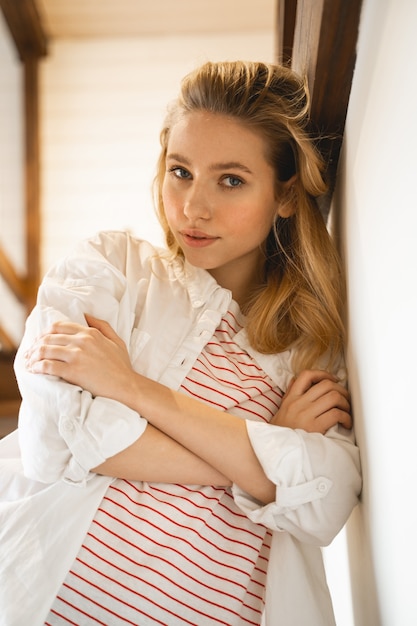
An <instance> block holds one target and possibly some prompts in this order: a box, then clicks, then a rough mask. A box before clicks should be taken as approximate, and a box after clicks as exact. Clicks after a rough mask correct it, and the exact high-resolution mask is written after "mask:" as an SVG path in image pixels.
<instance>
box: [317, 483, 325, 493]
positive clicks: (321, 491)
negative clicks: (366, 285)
mask: <svg viewBox="0 0 417 626" xmlns="http://www.w3.org/2000/svg"><path fill="white" fill-rule="evenodd" d="M317 490H318V491H320V493H326V491H327V485H326V483H319V484H318V485H317Z"/></svg>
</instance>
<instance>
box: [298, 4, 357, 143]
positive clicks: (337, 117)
mask: <svg viewBox="0 0 417 626" xmlns="http://www.w3.org/2000/svg"><path fill="white" fill-rule="evenodd" d="M361 4H362V0H349V2H346V0H298V7H297V18H296V26H295V33H294V46H293V57H292V67H293V69H294V70H295V71H297V72H299V73H302V74H306V75H307V78H308V81H309V87H310V92H311V96H312V103H311V116H312V118H313V120H314V121H315V123H316V124H317V125H318V126H319V127H320V128H321V129H323V130H324V131H326V130H327V129H330V130H331V132H340V133H341V132H343V128H344V123H345V118H346V111H347V105H348V100H349V94H350V87H351V83H352V77H353V70H354V67H355V61H356V41H357V37H358V29H359V18H360V10H361Z"/></svg>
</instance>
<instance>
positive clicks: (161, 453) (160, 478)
mask: <svg viewBox="0 0 417 626" xmlns="http://www.w3.org/2000/svg"><path fill="white" fill-rule="evenodd" d="M91 471H92V472H96V473H97V474H102V475H103V476H114V477H116V478H126V479H128V480H145V481H147V482H158V483H180V484H184V485H215V486H217V487H220V486H221V487H229V486H231V484H232V483H231V481H230V480H228V479H227V478H226V477H225V476H223V475H222V474H221V473H220V472H218V471H217V470H215V469H214V468H213V467H211V466H210V465H209V464H208V463H206V462H205V461H203V460H202V459H200V458H199V457H197V456H196V455H195V454H193V453H192V452H190V451H189V450H187V449H186V448H184V447H183V446H181V445H180V444H179V443H177V442H176V441H174V440H173V439H171V437H168V436H167V435H165V433H162V432H161V431H160V430H157V429H156V428H154V426H152V425H151V424H148V426H147V427H146V430H145V432H144V433H143V435H141V436H140V437H139V439H137V440H136V441H135V442H134V443H133V444H132V445H130V446H129V447H127V448H125V449H124V450H122V451H121V452H119V453H118V454H115V455H114V456H112V457H110V458H109V459H107V460H106V461H105V462H104V463H101V464H100V465H98V466H97V467H95V468H92V470H91Z"/></svg>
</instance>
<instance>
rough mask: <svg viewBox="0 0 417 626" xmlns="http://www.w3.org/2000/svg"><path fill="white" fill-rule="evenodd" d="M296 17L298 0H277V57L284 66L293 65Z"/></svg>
mask: <svg viewBox="0 0 417 626" xmlns="http://www.w3.org/2000/svg"><path fill="white" fill-rule="evenodd" d="M296 15H297V0H277V20H278V27H277V31H276V33H277V36H276V57H277V59H278V63H282V64H283V65H290V64H291V59H292V53H293V45H294V31H295V20H296Z"/></svg>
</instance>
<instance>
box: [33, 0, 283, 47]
mask: <svg viewBox="0 0 417 626" xmlns="http://www.w3.org/2000/svg"><path fill="white" fill-rule="evenodd" d="M276 4H277V0H36V5H37V7H38V10H39V13H40V16H41V20H42V23H43V26H44V29H45V31H46V33H47V35H48V37H50V38H52V39H57V38H73V37H88V38H91V37H135V36H150V35H171V34H173V35H178V34H182V33H183V34H187V33H188V34H198V33H210V32H218V33H219V32H244V31H249V30H250V31H254V30H269V29H271V28H273V27H274V24H275V11H276Z"/></svg>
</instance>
